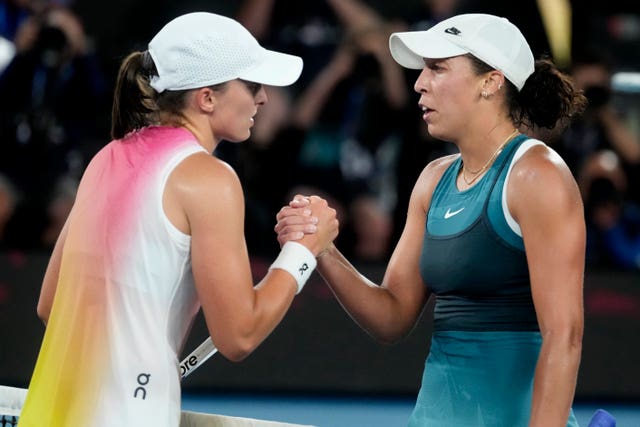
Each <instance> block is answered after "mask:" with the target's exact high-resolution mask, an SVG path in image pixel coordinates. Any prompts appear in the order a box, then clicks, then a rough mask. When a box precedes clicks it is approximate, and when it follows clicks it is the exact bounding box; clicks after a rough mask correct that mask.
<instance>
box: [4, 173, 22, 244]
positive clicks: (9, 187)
mask: <svg viewBox="0 0 640 427" xmlns="http://www.w3.org/2000/svg"><path fill="white" fill-rule="evenodd" d="M17 203H18V196H17V194H16V192H15V189H14V188H13V184H11V182H10V181H9V180H8V179H7V178H6V177H5V176H3V175H2V174H0V248H2V249H4V247H5V236H6V228H7V224H8V223H9V221H10V219H11V217H12V216H13V214H14V212H15V209H16V205H17Z"/></svg>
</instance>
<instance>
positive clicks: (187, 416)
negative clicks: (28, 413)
mask: <svg viewBox="0 0 640 427" xmlns="http://www.w3.org/2000/svg"><path fill="white" fill-rule="evenodd" d="M26 395H27V390H26V389H24V388H16V387H8V386H3V385H0V427H5V426H15V425H16V423H17V418H18V416H19V415H20V410H21V409H22V405H23V404H24V399H25V397H26ZM180 427H311V426H302V425H300V424H288V423H280V422H275V421H263V420H254V419H251V418H238V417H229V416H224V415H215V414H204V413H200V412H191V411H182V417H181V420H180Z"/></svg>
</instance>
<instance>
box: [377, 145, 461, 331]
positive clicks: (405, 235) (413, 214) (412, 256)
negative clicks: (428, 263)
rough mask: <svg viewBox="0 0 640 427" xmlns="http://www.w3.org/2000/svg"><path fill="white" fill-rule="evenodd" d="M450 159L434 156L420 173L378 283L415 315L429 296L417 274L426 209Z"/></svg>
mask: <svg viewBox="0 0 640 427" xmlns="http://www.w3.org/2000/svg"><path fill="white" fill-rule="evenodd" d="M452 160H453V157H451V156H448V157H444V158H441V159H437V160H435V161H433V162H431V163H430V164H429V165H427V167H426V168H425V169H424V171H423V172H422V173H421V174H420V177H419V178H418V180H417V182H416V184H415V186H414V188H413V191H412V193H411V198H410V200H409V208H408V211H407V219H406V222H405V226H404V229H403V231H402V235H401V237H400V240H399V241H398V244H397V245H396V248H395V250H394V251H393V255H392V256H391V259H390V260H389V265H388V267H387V271H386V273H385V277H384V279H383V283H382V286H384V287H386V288H388V289H389V291H390V292H391V294H392V295H393V296H394V297H395V298H396V299H397V300H398V301H399V302H400V303H401V305H402V306H403V308H404V309H405V310H407V311H408V313H410V314H411V315H412V316H414V317H416V318H417V316H418V315H419V313H420V311H421V310H422V308H423V307H424V305H425V303H426V301H427V299H428V297H429V292H428V289H427V286H426V285H425V283H424V281H423V280H422V275H421V274H420V255H421V253H422V246H423V240H424V232H425V227H426V219H427V211H428V210H429V205H430V203H431V195H432V194H433V190H434V189H435V186H436V184H437V183H438V181H439V180H440V177H441V176H442V174H443V173H444V171H445V169H446V168H447V166H448V165H449V164H450V163H451V161H452Z"/></svg>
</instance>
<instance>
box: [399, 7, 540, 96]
mask: <svg viewBox="0 0 640 427" xmlns="http://www.w3.org/2000/svg"><path fill="white" fill-rule="evenodd" d="M389 49H390V50H391V55H392V56H393V58H394V59H395V60H396V62H398V64H400V65H402V66H403V67H406V68H413V69H422V68H424V58H429V59H437V58H450V57H453V56H459V55H465V54H467V53H470V54H472V55H473V56H475V57H476V58H478V59H480V60H481V61H483V62H485V63H486V64H488V65H490V66H492V67H494V68H495V69H496V70H499V71H501V72H502V73H503V74H504V76H505V77H506V78H507V79H508V80H509V81H510V82H511V83H513V84H514V85H515V86H516V87H517V88H518V90H521V89H522V87H523V86H524V82H525V81H526V80H527V78H528V77H529V76H530V75H531V74H533V70H534V58H533V53H531V48H530V47H529V44H528V43H527V41H526V40H525V38H524V36H523V35H522V33H521V32H520V30H519V29H518V27H516V26H515V25H513V24H512V23H511V22H509V20H507V19H506V18H501V17H499V16H493V15H487V14H482V13H469V14H463V15H457V16H454V17H451V18H449V19H445V20H444V21H442V22H440V23H438V24H436V25H434V26H433V27H431V28H429V29H428V30H426V31H407V32H401V33H393V34H391V37H390V38H389Z"/></svg>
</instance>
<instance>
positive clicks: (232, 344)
mask: <svg viewBox="0 0 640 427" xmlns="http://www.w3.org/2000/svg"><path fill="white" fill-rule="evenodd" d="M236 285H238V284H237V283H236ZM227 286H230V287H232V283H229V284H228V285H227ZM238 286H239V285H238ZM243 288H244V285H243ZM296 289H297V286H296V282H295V280H294V278H293V277H292V276H291V275H290V274H289V273H287V272H286V271H284V270H279V269H276V270H270V271H269V272H268V273H267V274H266V275H265V277H264V278H263V279H262V280H261V281H260V282H259V283H258V284H257V285H256V286H255V287H252V288H251V289H250V290H248V292H250V294H247V293H245V291H242V292H241V291H240V289H238V291H237V292H234V293H233V295H229V296H227V299H228V301H227V303H226V304H215V306H214V307H210V306H209V305H207V304H203V310H204V315H205V318H206V320H207V325H208V327H209V332H210V334H211V337H212V338H213V342H214V343H215V344H216V346H217V347H218V349H219V350H220V353H222V354H223V355H224V356H225V357H226V358H227V359H229V360H232V361H236V362H238V361H241V360H243V359H244V358H246V357H247V356H248V355H249V354H251V353H252V352H253V351H254V350H255V349H256V348H257V347H258V346H259V345H260V344H261V343H262V342H263V341H264V340H265V339H266V338H267V337H268V336H269V334H270V333H271V332H272V331H273V330H274V329H275V328H276V326H277V325H278V324H279V323H280V322H281V321H282V319H283V318H284V316H285V314H286V313H287V310H288V309H289V307H290V306H291V302H292V301H293V299H294V297H295V293H296ZM222 298H224V297H222Z"/></svg>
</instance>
